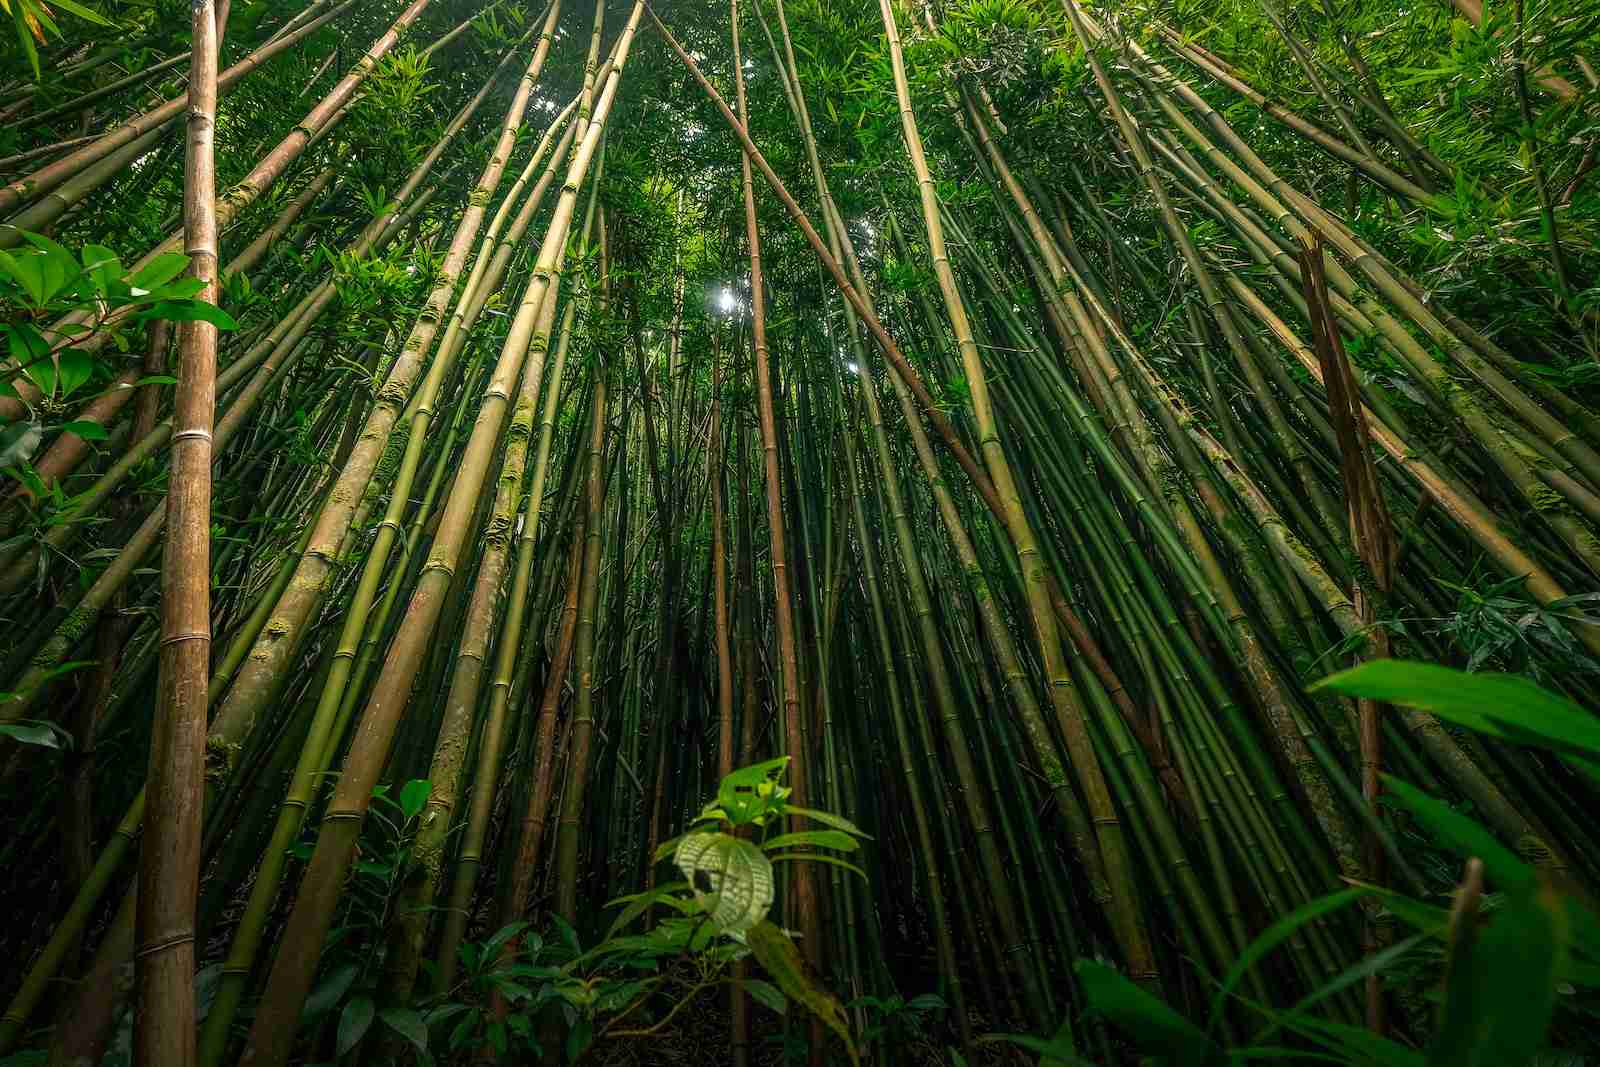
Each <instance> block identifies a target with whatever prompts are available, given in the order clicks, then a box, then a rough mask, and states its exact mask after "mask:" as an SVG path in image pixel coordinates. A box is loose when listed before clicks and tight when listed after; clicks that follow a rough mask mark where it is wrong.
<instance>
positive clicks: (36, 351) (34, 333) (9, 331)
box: [5, 322, 50, 365]
mask: <svg viewBox="0 0 1600 1067" xmlns="http://www.w3.org/2000/svg"><path fill="white" fill-rule="evenodd" d="M5 329H6V347H7V348H8V349H10V351H11V358H12V359H14V360H16V361H17V363H18V364H19V365H26V364H28V363H32V362H33V361H34V360H36V359H45V358H47V357H48V356H49V355H50V342H49V341H46V340H45V339H44V336H43V335H42V334H41V333H39V331H38V330H36V329H34V328H33V327H32V326H29V325H28V324H27V323H25V322H12V323H7V324H6V328H5Z"/></svg>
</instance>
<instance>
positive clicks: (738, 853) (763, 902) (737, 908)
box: [673, 834, 773, 937]
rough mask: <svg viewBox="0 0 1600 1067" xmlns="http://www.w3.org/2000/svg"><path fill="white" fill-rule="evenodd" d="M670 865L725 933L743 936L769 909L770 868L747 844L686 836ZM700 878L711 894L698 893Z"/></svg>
mask: <svg viewBox="0 0 1600 1067" xmlns="http://www.w3.org/2000/svg"><path fill="white" fill-rule="evenodd" d="M673 861H674V862H675V863H677V865H678V869H679V870H681V871H683V874H684V877H685V878H686V879H688V881H689V885H690V888H692V889H693V890H694V895H695V899H696V900H698V901H700V902H701V904H702V905H703V906H704V907H705V909H706V911H707V913H708V914H710V916H711V921H712V922H713V923H715V924H716V926H717V929H719V930H721V931H722V932H723V933H725V934H729V935H731V936H733V937H739V936H741V935H743V934H744V933H745V931H747V930H749V929H750V928H751V927H752V926H754V925H755V924H756V923H758V922H760V921H761V920H762V919H765V918H766V917H767V912H768V911H769V910H771V908H772V889H773V886H772V864H771V862H770V861H769V860H768V859H767V857H766V856H765V855H764V854H763V853H762V851H761V850H760V849H759V848H756V846H755V845H753V844H751V843H750V842H749V841H745V840H743V839H741V838H737V837H734V836H732V835H731V834H689V835H687V836H686V837H684V839H683V841H682V843H680V844H679V845H678V851H677V853H676V854H675V855H674V856H673ZM702 878H704V879H705V881H706V883H707V884H708V885H709V886H710V892H703V891H702V890H701V888H700V885H701V879H702Z"/></svg>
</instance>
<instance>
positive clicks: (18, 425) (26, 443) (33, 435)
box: [0, 419, 44, 467]
mask: <svg viewBox="0 0 1600 1067" xmlns="http://www.w3.org/2000/svg"><path fill="white" fill-rule="evenodd" d="M43 440H44V423H42V422H39V421H38V420H37V419H34V420H29V421H25V422H13V423H11V424H10V425H8V426H6V427H4V428H0V467H15V466H16V465H17V464H19V463H26V462H27V461H28V460H30V459H32V458H33V454H34V453H35V452H37V451H38V450H39V444H40V442H42V441H43Z"/></svg>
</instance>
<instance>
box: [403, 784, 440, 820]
mask: <svg viewBox="0 0 1600 1067" xmlns="http://www.w3.org/2000/svg"><path fill="white" fill-rule="evenodd" d="M432 792H433V783H432V782H430V781H428V779H426V778H413V779H411V781H409V782H407V783H406V784H405V785H403V786H401V787H400V810H401V811H402V812H404V813H405V817H406V819H407V820H408V821H409V820H411V819H415V818H416V817H417V816H418V815H421V814H422V809H423V808H425V807H427V806H428V795H429V794H430V793H432Z"/></svg>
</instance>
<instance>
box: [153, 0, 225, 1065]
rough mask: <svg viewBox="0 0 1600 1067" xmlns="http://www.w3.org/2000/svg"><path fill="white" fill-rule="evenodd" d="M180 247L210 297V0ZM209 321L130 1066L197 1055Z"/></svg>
mask: <svg viewBox="0 0 1600 1067" xmlns="http://www.w3.org/2000/svg"><path fill="white" fill-rule="evenodd" d="M190 15H191V26H192V28H191V31H190V32H191V40H192V41H193V48H192V51H191V62H190V68H189V106H188V111H189V119H188V152H187V154H186V157H185V162H184V182H183V209H184V248H185V251H186V253H187V254H188V256H189V275H190V277H193V278H197V279H199V280H200V281H201V282H203V283H204V287H203V288H202V289H201V290H200V292H199V293H198V294H197V296H198V298H199V299H201V300H204V301H207V302H209V303H215V302H216V299H217V294H218V291H219V287H218V279H217V203H216V163H215V124H216V114H217V55H218V49H219V46H220V41H219V40H218V34H217V22H216V9H215V5H214V3H213V0H193V4H192V6H191V9H190ZM216 374H217V328H216V326H215V325H214V324H213V323H210V322H205V321H193V322H184V323H181V324H180V325H179V327H178V385H177V398H176V405H177V406H176V412H175V418H174V432H173V440H172V466H171V474H170V476H169V480H168V490H167V537H166V547H165V551H164V554H163V560H162V568H161V606H162V608H161V646H160V649H161V650H160V666H159V675H158V678H159V680H158V682H157V688H156V721H155V726H154V729H153V731H152V737H151V742H150V772H149V779H148V782H149V785H148V790H147V801H146V803H147V809H146V813H145V828H146V829H145V835H144V843H143V846H142V848H141V849H140V863H139V905H138V923H137V931H138V934H137V939H136V942H135V949H134V959H135V961H136V964H137V975H138V978H137V982H138V1007H137V1014H136V1016H135V1020H136V1021H135V1026H134V1063H135V1064H137V1065H138V1067H192V1065H193V1064H194V1060H195V1003H194V969H195V967H194V963H195V943H194V922H195V905H196V897H197V894H198V892H199V886H200V802H201V794H202V785H203V779H204V775H205V757H206V683H207V677H208V673H209V669H210V658H211V451H212V449H211V428H212V421H213V419H214V417H215V408H216Z"/></svg>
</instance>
